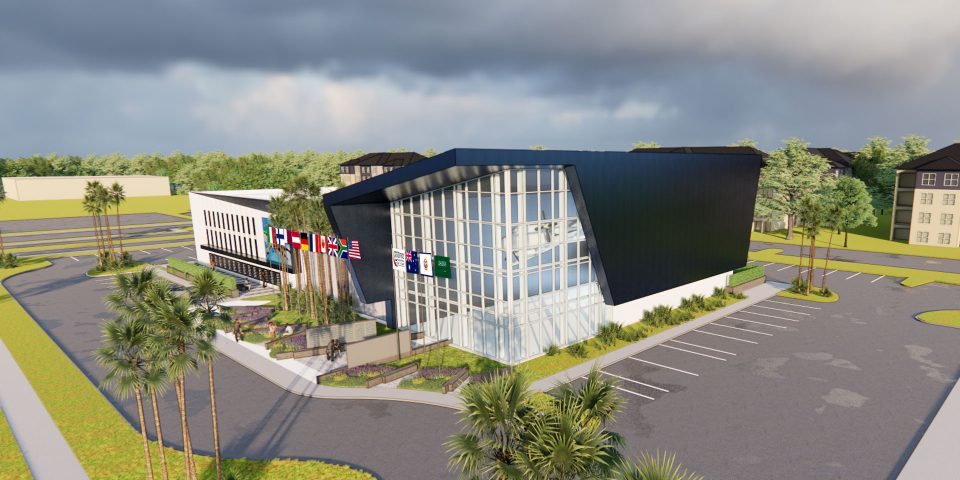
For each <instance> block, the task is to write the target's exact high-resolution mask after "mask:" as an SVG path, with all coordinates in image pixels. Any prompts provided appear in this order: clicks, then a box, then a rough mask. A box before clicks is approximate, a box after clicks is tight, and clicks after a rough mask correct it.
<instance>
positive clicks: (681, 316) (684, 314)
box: [670, 308, 693, 325]
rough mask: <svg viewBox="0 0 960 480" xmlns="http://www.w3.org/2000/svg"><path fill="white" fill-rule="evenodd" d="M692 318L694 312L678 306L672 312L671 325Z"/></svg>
mask: <svg viewBox="0 0 960 480" xmlns="http://www.w3.org/2000/svg"><path fill="white" fill-rule="evenodd" d="M690 320H693V313H692V312H690V310H687V309H686V308H678V309H676V310H674V311H673V312H671V314H670V325H680V324H681V323H683V322H688V321H690Z"/></svg>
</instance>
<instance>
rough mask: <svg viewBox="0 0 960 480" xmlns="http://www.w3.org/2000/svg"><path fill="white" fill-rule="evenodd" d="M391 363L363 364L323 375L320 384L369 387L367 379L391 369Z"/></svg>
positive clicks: (326, 385)
mask: <svg viewBox="0 0 960 480" xmlns="http://www.w3.org/2000/svg"><path fill="white" fill-rule="evenodd" d="M391 369H392V368H391V367H390V366H389V365H361V366H359V367H353V368H348V369H346V370H343V371H340V372H337V373H335V374H333V375H329V376H326V377H323V378H322V379H321V380H320V385H323V386H325V387H349V388H367V379H368V378H370V377H376V376H377V375H382V374H383V373H384V372H386V371H388V370H391Z"/></svg>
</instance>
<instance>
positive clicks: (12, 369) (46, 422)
mask: <svg viewBox="0 0 960 480" xmlns="http://www.w3.org/2000/svg"><path fill="white" fill-rule="evenodd" d="M0 387H2V388H0V408H2V409H3V413H4V415H5V416H6V417H7V423H8V424H10V430H12V431H13V436H14V437H15V438H16V440H17V443H18V444H19V445H20V452H21V453H22V454H23V459H24V460H25V461H26V463H27V467H29V468H30V473H32V474H33V476H34V478H37V479H38V480H45V479H60V478H76V479H85V478H89V477H87V473H86V472H85V471H84V470H83V467H82V466H81V465H80V461H79V460H77V456H76V455H75V454H74V453H73V450H71V449H70V445H69V444H67V440H66V439H64V438H63V434H61V433H60V429H58V428H57V425H56V424H55V423H54V422H53V418H51V417H50V413H49V412H47V409H46V408H44V406H43V402H42V401H40V397H38V396H37V392H35V391H34V390H33V387H32V386H30V382H29V381H28V380H27V377H26V376H24V374H23V371H22V370H20V366H19V365H17V362H16V360H14V358H13V355H11V354H10V351H9V350H7V347H6V345H4V344H3V341H2V340H0Z"/></svg>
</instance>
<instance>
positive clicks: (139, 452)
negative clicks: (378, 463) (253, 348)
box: [0, 258, 373, 480]
mask: <svg viewBox="0 0 960 480" xmlns="http://www.w3.org/2000/svg"><path fill="white" fill-rule="evenodd" d="M49 264H50V263H49V262H47V261H46V260H44V259H41V258H29V259H25V260H24V261H23V264H22V265H21V266H20V267H18V268H16V269H2V270H0V280H2V279H4V278H7V277H9V276H11V275H14V274H17V273H21V272H25V271H29V270H34V269H37V268H42V267H45V266H48V265H49ZM0 318H2V319H3V321H0V338H2V339H3V342H4V343H5V344H6V345H7V348H9V349H10V352H11V353H12V354H13V357H14V359H16V361H17V364H18V365H19V366H20V368H21V369H22V370H23V372H24V374H25V375H26V376H27V379H28V380H29V381H30V384H31V385H33V388H34V389H35V390H36V392H37V395H39V397H40V399H41V400H42V401H43V404H44V406H45V407H46V409H47V411H48V412H50V415H51V416H52V417H53V420H54V422H55V423H56V424H57V426H58V427H59V428H60V431H61V432H62V433H63V436H64V438H66V440H67V443H69V444H70V447H71V448H72V449H73V452H74V453H75V454H76V455H77V458H78V459H79V460H80V464H81V465H83V468H84V469H85V470H86V472H87V475H89V476H90V478H114V479H131V480H132V479H137V480H139V479H142V478H144V477H145V472H144V462H143V447H142V446H141V443H140V435H139V434H138V433H137V431H136V430H134V429H133V428H132V427H131V426H130V424H128V423H127V422H126V420H124V419H123V417H122V416H120V413H119V412H117V411H116V409H114V408H113V405H111V404H110V402H109V401H107V399H106V398H105V397H104V396H103V394H102V393H101V392H100V391H99V390H98V389H97V387H96V386H94V385H93V384H92V383H90V381H89V380H87V377H86V376H84V374H83V373H82V372H81V371H80V370H79V369H78V368H77V367H76V365H74V364H73V362H71V361H70V359H69V358H67V356H66V355H64V353H63V352H62V351H61V350H60V348H59V347H57V345H56V344H55V343H54V342H53V340H51V339H50V337H48V336H47V334H46V333H44V331H43V330H42V329H41V328H40V326H39V325H37V324H36V322H34V321H33V319H32V318H30V316H29V315H27V313H26V312H25V311H24V310H23V309H22V308H20V306H19V305H18V304H17V303H16V302H15V301H14V300H13V299H12V298H11V297H10V295H9V294H8V293H7V291H6V290H5V289H3V288H0ZM221 420H222V419H221ZM168 428H170V431H171V433H172V434H173V435H176V433H175V431H176V430H177V428H176V426H175V425H173V426H171V427H168ZM6 444H7V442H0V451H3V452H5V451H6V450H5V449H6ZM151 445H152V452H153V465H154V469H155V473H156V475H157V478H159V475H160V469H159V466H160V459H159V457H158V456H157V446H156V444H155V443H153V442H151ZM167 461H168V464H169V467H170V471H171V473H172V476H171V478H182V475H181V474H182V468H183V456H182V454H181V453H179V452H177V451H175V450H173V449H168V451H167ZM196 461H197V471H198V472H199V473H200V474H201V475H200V476H201V478H205V479H209V478H213V477H215V476H216V472H215V470H213V464H212V459H211V458H209V457H203V456H199V455H198V456H196ZM224 466H225V469H226V470H227V471H228V472H229V471H232V472H234V473H235V474H236V476H237V477H239V478H244V479H247V478H249V479H269V478H276V479H289V478H314V479H324V480H335V479H349V480H360V479H365V480H372V479H373V476H371V475H369V474H367V473H363V472H359V471H357V470H353V469H350V468H348V467H344V466H339V465H331V464H327V463H323V462H316V461H298V460H266V461H260V460H246V459H225V460H224ZM4 468H7V467H6V465H5V464H4ZM0 473H5V472H4V471H3V470H0ZM3 478H8V477H6V476H3ZM14 478H15V477H14Z"/></svg>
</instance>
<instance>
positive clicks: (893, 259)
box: [750, 242, 960, 273]
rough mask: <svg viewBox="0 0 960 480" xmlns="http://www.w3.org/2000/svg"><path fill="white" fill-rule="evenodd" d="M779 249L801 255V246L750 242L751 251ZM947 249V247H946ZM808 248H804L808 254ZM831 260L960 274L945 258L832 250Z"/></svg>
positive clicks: (957, 263)
mask: <svg viewBox="0 0 960 480" xmlns="http://www.w3.org/2000/svg"><path fill="white" fill-rule="evenodd" d="M768 248H779V249H781V250H783V253H784V254H785V255H793V256H797V255H799V254H800V246H799V245H787V244H784V243H769V242H750V250H751V251H754V252H756V251H759V250H766V249H768ZM944 248H946V247H944ZM807 250H808V248H804V249H803V251H804V253H806V252H807ZM825 252H826V248H825V247H817V252H816V254H817V258H818V259H819V258H823V255H824V253H825ZM830 260H831V261H832V260H841V261H845V262H858V263H872V264H874V265H889V266H891V267H904V268H917V269H920V270H936V271H939V272H953V273H960V260H950V259H945V258H932V257H920V256H916V255H896V254H893V253H878V252H864V251H861V250H844V249H839V248H832V249H830Z"/></svg>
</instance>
